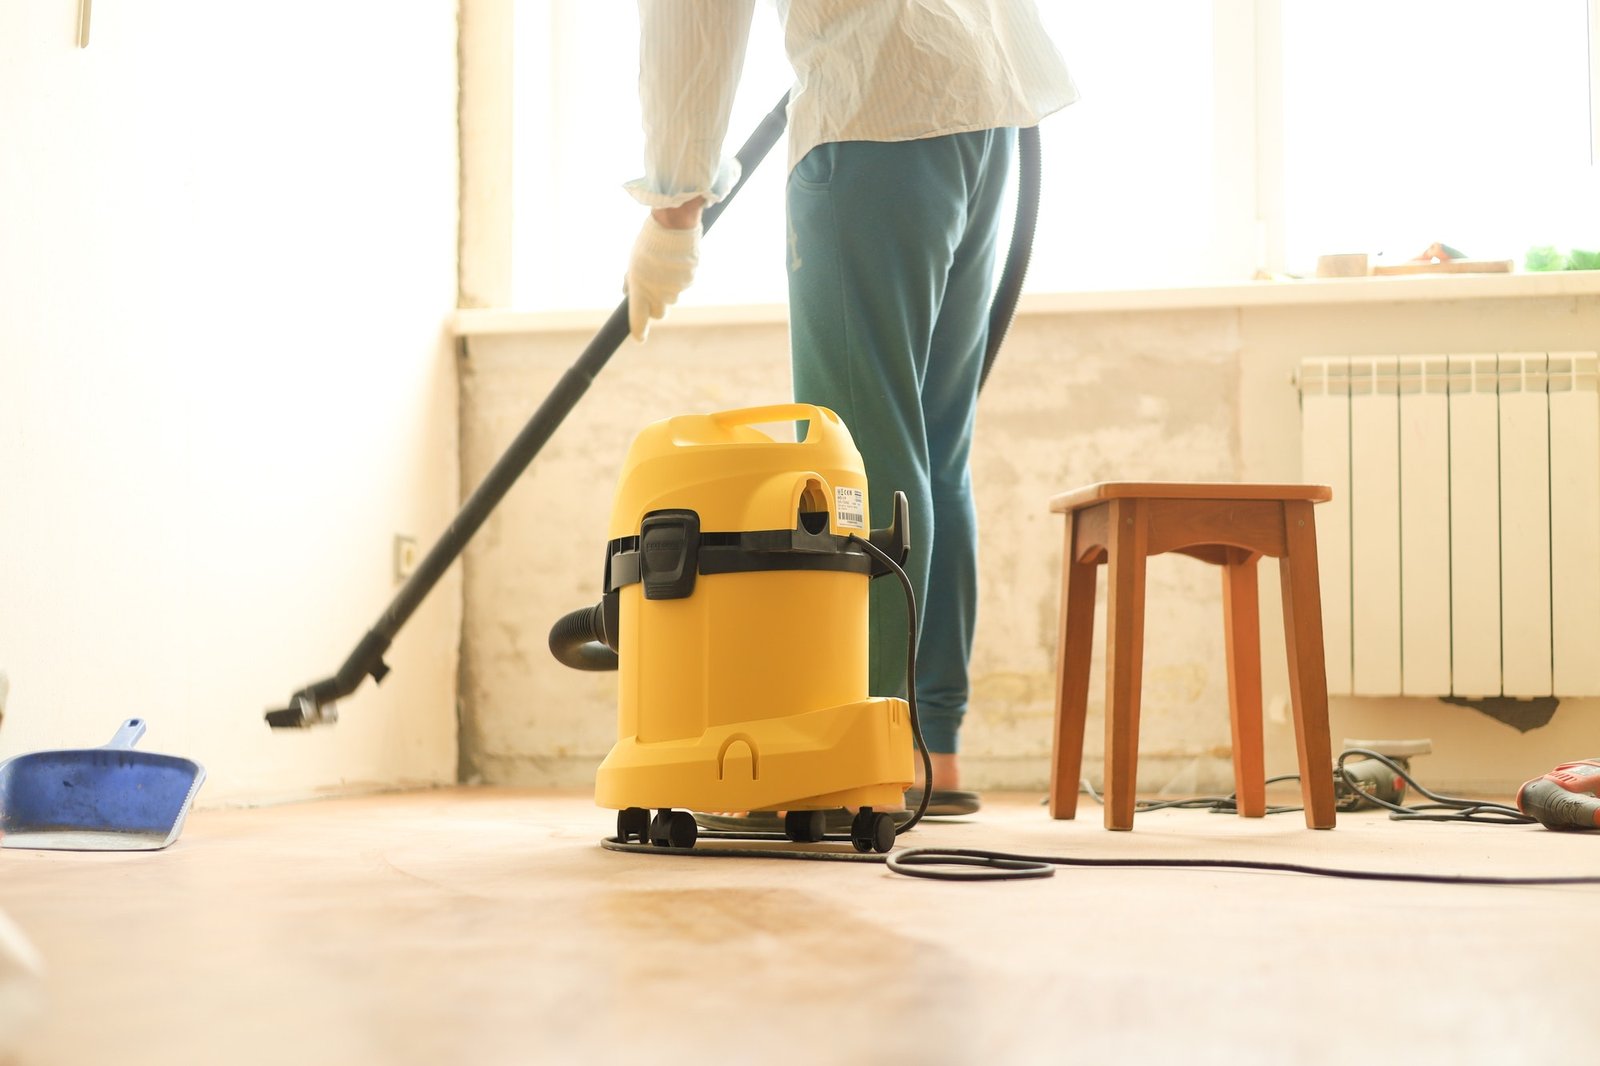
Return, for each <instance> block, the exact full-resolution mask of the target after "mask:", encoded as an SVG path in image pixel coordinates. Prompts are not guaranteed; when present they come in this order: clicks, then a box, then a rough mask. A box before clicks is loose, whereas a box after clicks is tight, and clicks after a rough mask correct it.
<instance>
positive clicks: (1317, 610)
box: [1278, 500, 1336, 829]
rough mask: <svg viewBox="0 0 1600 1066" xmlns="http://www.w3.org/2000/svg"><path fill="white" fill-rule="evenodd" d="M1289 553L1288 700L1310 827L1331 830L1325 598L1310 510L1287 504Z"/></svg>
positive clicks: (1285, 574)
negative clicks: (1291, 707)
mask: <svg viewBox="0 0 1600 1066" xmlns="http://www.w3.org/2000/svg"><path fill="white" fill-rule="evenodd" d="M1283 524H1284V532H1285V538H1284V540H1285V551H1284V553H1283V558H1282V559H1280V560H1279V561H1278V570H1279V573H1280V575H1281V579H1282V583H1283V635H1284V644H1285V645H1286V646H1287V648H1288V652H1289V699H1290V701H1291V702H1292V703H1293V704H1294V735H1295V746H1296V749H1297V751H1298V753H1299V756H1300V794H1301V797H1302V799H1303V801H1304V803H1305V812H1306V826H1307V827H1308V828H1311V829H1332V828H1333V825H1334V819H1335V817H1336V814H1335V809H1334V795H1333V744H1332V741H1331V740H1330V739H1329V736H1328V668H1327V662H1326V660H1325V658H1324V650H1323V644H1322V593H1321V591H1320V590H1319V588H1318V584H1317V583H1318V580H1319V579H1318V576H1317V532H1316V525H1315V520H1314V518H1313V516H1312V513H1311V504H1310V503H1309V502H1303V501H1298V500H1296V501H1292V502H1289V503H1286V504H1284V509H1283Z"/></svg>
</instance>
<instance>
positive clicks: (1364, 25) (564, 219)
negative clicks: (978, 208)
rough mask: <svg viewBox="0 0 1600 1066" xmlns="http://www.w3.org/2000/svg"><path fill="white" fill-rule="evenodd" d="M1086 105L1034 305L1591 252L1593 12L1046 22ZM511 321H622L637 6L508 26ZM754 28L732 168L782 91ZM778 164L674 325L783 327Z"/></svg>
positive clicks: (527, 7) (546, 9) (1045, 205)
mask: <svg viewBox="0 0 1600 1066" xmlns="http://www.w3.org/2000/svg"><path fill="white" fill-rule="evenodd" d="M1039 6H1040V10H1041V13H1042V14H1043V15H1044V18H1045V21H1046V25H1047V26H1048V27H1049V29H1050V32H1051V35H1052V37H1053V38H1054V39H1055V41H1056V43H1057V45H1058V46H1059V47H1060V48H1061V50H1062V52H1063V54H1064V55H1065V56H1066V58H1067V62H1068V65H1069V66H1070V67H1071V69H1072V71H1073V75H1074V78H1075V79H1076V80H1077V82H1078V86H1079V89H1080V90H1081V92H1082V94H1083V98H1082V99H1081V100H1080V101H1079V102H1078V103H1076V104H1074V105H1073V106H1072V107H1070V108H1068V109H1067V110H1066V111H1065V112H1063V113H1061V114H1060V115H1057V116H1054V117H1052V118H1051V119H1049V120H1048V121H1047V122H1046V123H1045V125H1044V127H1043V131H1042V134H1043V136H1042V142H1043V147H1044V188H1043V193H1042V203H1041V209H1040V221H1039V232H1038V237H1037V241H1036V245H1035V250H1034V256H1033V261H1032V266H1031V268H1030V271H1029V277H1028V288H1029V289H1030V290H1031V291H1035V292H1038V291H1051V290H1055V291H1062V290H1077V289H1095V288H1140V287H1155V286H1174V285H1187V284H1219V283H1228V282H1234V281H1243V280H1246V279H1248V278H1250V277H1252V276H1253V275H1255V274H1256V273H1257V272H1258V271H1259V270H1263V269H1266V270H1272V271H1284V270H1287V271H1290V272H1294V273H1309V272H1311V271H1312V270H1313V269H1314V267H1315V262H1316V259H1317V257H1318V256H1319V255H1323V254H1329V253H1335V252H1350V251H1361V252H1367V253H1368V254H1369V255H1379V254H1382V255H1384V256H1386V257H1388V258H1393V259H1402V260H1403V259H1407V258H1410V257H1411V256H1412V255H1414V254H1416V253H1418V252H1420V251H1421V250H1422V249H1423V248H1426V247H1427V246H1428V245H1429V244H1431V243H1433V242H1434V241H1442V242H1445V243H1448V244H1450V245H1452V246H1453V247H1456V248H1458V249H1460V250H1462V251H1463V252H1465V253H1467V254H1469V255H1471V256H1473V257H1474V258H1506V259H1513V260H1515V261H1517V262H1518V263H1519V265H1520V263H1521V260H1522V258H1523V256H1524V254H1525V253H1526V251H1527V250H1528V248H1529V247H1531V246H1534V245H1541V244H1551V245H1556V246H1559V247H1571V246H1576V247H1581V248H1600V181H1597V175H1600V169H1597V166H1596V158H1595V157H1596V141H1597V140H1600V135H1597V133H1596V129H1597V126H1600V119H1597V117H1596V113H1595V112H1596V104H1595V99H1596V95H1597V86H1596V82H1595V80H1594V79H1593V77H1592V76H1591V75H1592V71H1593V68H1594V65H1595V63H1596V59H1595V53H1596V51H1597V50H1600V49H1597V47H1596V45H1595V44H1594V42H1595V40H1596V38H1597V37H1600V29H1597V26H1596V22H1597V21H1600V15H1597V9H1600V0H1530V2H1528V3H1525V4H1517V5H1511V4H1507V3H1505V2H1504V0H1339V2H1337V3H1334V2H1330V0H1213V2H1212V3H1209V4H1207V3H1202V2H1199V0H1138V2H1135V3H1125V4H1124V3H1108V2H1098V3H1091V2H1076V3H1057V2H1055V0H1041V2H1040V4H1039ZM516 18H517V24H516V26H517V29H516V49H517V68H516V69H517V75H516V79H517V80H516V89H515V93H516V96H515V108H516V144H515V152H514V164H513V165H514V167H515V175H514V177H513V182H514V187H515V207H514V214H515V219H516V221H515V223H514V230H515V237H514V245H515V247H514V252H513V254H514V257H515V263H514V268H513V276H514V280H513V298H514V303H515V304H516V305H517V306H519V307H524V308H535V309H551V308H598V307H610V306H614V303H615V301H616V300H617V299H620V296H621V277H622V272H623V270H624V268H625V265H626V260H627V254H628V250H629V248H630V246H631V244H632V241H633V237H634V234H635V233H636V232H637V230H638V227H639V223H640V220H641V218H642V209H640V208H638V207H637V205H635V204H634V203H633V201H632V200H631V199H630V198H629V197H628V196H627V194H626V193H624V192H623V191H622V189H621V184H622V182H624V181H626V180H627V179H629V178H631V177H634V176H636V175H637V174H638V173H639V171H640V158H641V145H642V142H643V137H642V134H641V132H640V129H639V112H638V102H637V39H638V22H637V14H636V11H635V7H634V5H633V4H623V3H606V4H596V3H592V2H590V3H583V2H581V0H523V2H520V3H519V4H518V5H517V7H516ZM782 57H783V48H782V41H781V37H780V34H779V31H778V25H777V18H776V15H775V13H774V12H773V10H772V7H771V4H770V3H763V4H760V5H758V6H757V10H756V14H755V19H754V25H753V29H752V35H751V41H750V48H749V52H748V55H747V59H746V67H745V72H744V78H743V81H742V83H741V85H740V90H739V99H738V103H737V105H736V107H735V112H734V115H733V118H732V121H731V122H730V124H729V133H728V144H727V146H726V150H727V151H728V152H729V153H731V152H733V151H734V150H735V149H737V147H738V146H739V144H740V143H741V142H742V141H743V139H744V137H745V136H746V135H747V134H748V133H749V131H750V130H752V129H753V128H754V127H755V125H756V123H757V122H758V121H759V120H760V118H761V116H762V115H764V114H765V113H766V111H767V110H768V109H769V108H770V107H771V106H772V104H773V103H774V102H776V101H777V99H778V98H779V97H780V96H781V95H782V93H783V92H784V90H785V89H786V88H787V87H788V80H789V75H788V68H787V64H786V63H785V62H784V61H783V58H782ZM784 167H785V157H784V150H783V147H782V145H781V144H780V145H779V146H778V147H777V148H775V149H774V150H773V152H772V154H771V155H770V156H769V157H768V158H767V160H766V161H765V162H764V163H763V164H762V166H761V167H760V168H759V169H758V171H757V172H756V175H755V176H754V177H753V178H752V179H751V181H750V183H749V185H748V186H746V188H745V189H744V190H742V191H741V192H740V195H739V201H738V203H736V204H735V205H733V207H732V208H730V210H729V211H728V213H727V215H726V216H725V217H724V219H723V221H722V222H721V223H720V224H719V225H718V227H717V230H716V232H714V233H713V234H711V235H710V236H709V237H708V238H707V241H706V245H705V250H704V252H703V254H702V260H701V269H700V274H699V277H698V278H697V280H696V284H695V286H694V287H693V288H692V289H690V290H689V292H688V293H686V294H685V296H684V301H683V302H684V303H685V304H691V305H692V304H729V303H781V302H782V301H783V300H784V299H785V293H786V285H785V279H784V272H783V247H784V238H783V227H784V221H783V179H784Z"/></svg>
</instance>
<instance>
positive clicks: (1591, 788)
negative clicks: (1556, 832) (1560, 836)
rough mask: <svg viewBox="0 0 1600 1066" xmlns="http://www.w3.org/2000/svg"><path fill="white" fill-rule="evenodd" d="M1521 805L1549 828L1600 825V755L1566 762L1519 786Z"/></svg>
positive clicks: (1521, 809)
mask: <svg viewBox="0 0 1600 1066" xmlns="http://www.w3.org/2000/svg"><path fill="white" fill-rule="evenodd" d="M1517 809H1518V810H1520V811H1521V812H1522V813H1523V814H1526V815H1529V816H1531V817H1533V818H1537V819H1539V823H1540V824H1541V825H1543V826H1544V827H1545V828H1546V829H1600V759H1581V760H1579V761H1577V762H1564V763H1562V764H1561V765H1560V766H1558V767H1556V768H1555V769H1554V770H1551V771H1550V772H1549V773H1547V774H1545V775H1544V776H1543V777H1536V778H1534V779H1533V780H1532V781H1529V782H1528V783H1527V784H1525V785H1523V786H1522V787H1521V788H1520V789H1518V790H1517Z"/></svg>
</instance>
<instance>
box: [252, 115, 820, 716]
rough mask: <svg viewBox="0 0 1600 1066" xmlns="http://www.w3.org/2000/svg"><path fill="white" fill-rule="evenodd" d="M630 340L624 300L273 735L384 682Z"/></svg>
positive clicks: (779, 131)
mask: <svg viewBox="0 0 1600 1066" xmlns="http://www.w3.org/2000/svg"><path fill="white" fill-rule="evenodd" d="M788 105H789V94H788V93H784V95H783V98H782V99H781V100H779V101H778V103H777V105H776V106H774V107H773V109H772V110H771V111H769V112H768V113H767V115H766V117H765V118H763V119H762V120H761V122H760V124H759V125H757V126H756V128H755V131H754V132H753V133H751V134H750V136H749V138H748V139H746V141H745V142H744V145H743V146H742V147H741V148H740V149H739V151H738V152H737V153H736V158H737V159H738V161H739V180H738V181H737V182H735V183H734V185H733V188H731V189H729V190H728V195H727V196H725V197H723V198H722V199H721V200H720V201H718V202H717V203H715V204H712V205H711V206H710V207H708V208H707V209H706V210H705V213H704V214H703V215H702V216H701V226H702V227H703V228H704V229H705V230H707V231H709V230H710V229H711V227H712V226H713V225H715V224H716V221H717V219H718V218H720V217H722V212H723V211H725V210H727V207H728V205H729V204H730V203H732V202H733V198H734V197H735V196H736V195H737V194H738V192H739V190H740V189H741V188H743V187H744V183H745V182H746V181H747V180H748V179H749V177H750V175H751V174H752V173H754V172H755V169H756V167H757V166H758V165H760V163H761V160H762V159H764V158H765V157H766V155H767V153H768V152H769V151H771V150H772V146H773V145H774V144H776V143H777V142H778V138H780V137H781V136H783V130H784V126H785V125H786V124H787V121H788ZM627 337H628V301H627V299H626V298H624V299H623V300H622V302H621V303H619V304H618V305H617V308H616V310H614V311H612V312H611V316H610V317H609V318H607V319H606V321H605V324H604V325H602V326H601V327H600V331H599V332H598V333H596V334H595V335H594V338H593V339H592V340H591V341H590V342H589V344H588V346H587V347H585V348H584V350H583V354H582V355H580V356H579V357H578V360H577V362H575V363H573V364H572V366H571V367H569V368H568V369H567V372H566V373H565V374H563V375H562V377H561V380H560V381H558V382H557V383H556V387H555V388H554V389H552V390H551V391H550V395H548V396H546V397H545V399H544V402H543V403H541V404H540V405H539V409H538V410H537V411H535V412H534V413H533V417H532V418H530V419H529V420H528V423H527V425H525V426H523V428H522V431H521V432H520V433H518V434H517V436H516V439H515V440H513V441H512V442H511V446H510V447H509V448H507V449H506V452H505V454H504V455H502V456H501V457H500V459H499V460H498V461H497V462H496V463H495V464H494V466H493V467H492V468H491V469H490V470H489V473H488V474H486V475H485V476H484V479H483V481H482V482H481V483H480V484H479V485H478V487H477V489H475V490H474V491H473V493H472V495H471V496H470V497H468V498H467V502H466V503H464V504H463V505H462V506H461V510H460V512H458V513H457V514H456V517H455V519H454V520H453V521H452V522H451V523H450V525H449V527H448V528H447V529H446V530H445V531H444V535H443V536H441V537H440V538H439V540H438V542H437V543H435V544H434V546H433V547H432V548H431V549H430V550H429V551H428V554H427V555H425V556H424V557H423V559H422V561H421V562H420V563H419V564H418V565H417V569H416V572H415V573H413V574H412V575H411V578H410V580H408V581H407V582H406V583H405V585H403V586H402V587H401V589H400V591H399V592H398V593H396V594H395V597H394V599H393V600H392V601H391V602H390V603H389V606H388V607H387V608H385V609H384V612H383V614H382V616H381V617H379V619H378V622H377V624H376V625H374V626H373V627H372V628H371V629H370V630H368V632H367V635H366V636H364V637H362V638H361V641H360V643H358V644H357V645H356V647H355V650H354V651H352V652H351V653H350V655H349V657H348V658H346V659H345V661H344V663H343V665H341V666H340V667H339V670H338V672H337V673H336V674H334V675H333V676H332V677H328V678H324V679H322V680H321V681H317V682H314V683H312V684H310V685H307V686H306V687H305V688H303V689H301V690H300V691H298V692H296V693H295V694H294V695H293V696H291V697H290V698H289V706H287V707H284V708H282V709H279V710H273V711H268V712H267V714H266V719H267V724H268V725H270V726H272V727H273V728H274V729H297V728H305V727H306V726H311V725H315V724H318V723H321V722H335V721H338V712H337V710H336V709H335V707H334V703H335V701H337V700H339V699H342V698H343V697H345V696H348V695H350V694H351V693H352V692H354V691H355V690H356V689H357V688H359V687H360V685H361V682H362V681H363V680H364V679H365V678H367V677H368V676H369V675H370V676H371V677H372V679H373V680H374V681H382V680H383V677H384V675H385V674H387V673H388V672H389V667H388V664H387V663H385V662H384V661H383V654H384V652H386V651H387V650H388V649H389V642H390V641H391V640H393V639H394V636H395V634H396V633H398V632H399V631H400V627H401V626H403V625H405V623H406V620H407V619H409V618H410V617H411V614H412V612H413V611H415V610H416V609H417V606H418V605H419V604H420V603H421V602H422V600H423V598H424V597H425V596H427V594H428V593H429V592H430V591H432V589H433V586H434V585H436V584H438V582H439V579H440V578H441V577H443V576H444V573H445V571H446V570H448V569H449V568H450V564H451V563H453V562H455V561H456V558H457V557H458V556H459V555H460V554H461V552H462V551H463V550H464V549H465V548H466V546H467V541H469V540H470V539H471V538H472V535H473V534H474V533H476V532H477V531H478V528H479V527H480V526H482V525H483V523H484V521H485V520H486V519H487V518H488V517H489V513H490V512H491V511H493V510H494V509H495V507H496V506H497V505H498V504H499V503H500V501H501V499H503V498H504V497H505V494H506V493H507V492H509V491H510V490H511V486H512V485H514V484H516V481H517V479H518V478H519V477H521V476H522V473H523V471H525V470H526V469H527V468H528V465H529V464H530V463H532V462H533V459H534V457H535V456H536V455H538V454H539V451H540V450H541V449H542V448H543V447H544V445H545V442H547V441H548V440H549V439H550V437H551V435H552V434H554V433H555V431H556V429H557V428H558V427H559V426H560V425H561V423H562V422H563V421H564V420H565V419H566V417H567V415H568V414H570V413H571V412H572V409H573V408H574V407H576V406H577V404H578V401H579V400H580V399H582V398H583V395H584V393H586V392H588V391H589V386H590V385H591V384H593V383H594V379H595V375H596V374H598V373H599V372H600V370H601V369H602V368H603V367H604V366H605V365H606V363H607V362H608V361H609V360H610V359H611V357H612V356H613V355H615V354H616V351H617V349H618V348H619V347H620V346H621V345H622V342H623V341H624V340H625V339H627Z"/></svg>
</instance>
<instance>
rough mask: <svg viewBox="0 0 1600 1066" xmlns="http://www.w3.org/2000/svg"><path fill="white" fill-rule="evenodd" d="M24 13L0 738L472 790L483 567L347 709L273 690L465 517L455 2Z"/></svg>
mask: <svg viewBox="0 0 1600 1066" xmlns="http://www.w3.org/2000/svg"><path fill="white" fill-rule="evenodd" d="M76 10H77V4H76V3H70V2H66V0H51V2H47V3H25V4H7V5H5V6H4V7H3V8H0V100H4V101H5V104H4V106H3V107H0V145H4V149H3V150H0V670H3V671H5V672H7V673H8V674H9V676H10V681H11V692H10V701H9V706H8V707H7V708H6V715H5V721H4V728H3V730H0V757H5V756H9V755H13V754H16V753H19V752H25V751H31V750H37V749H41V748H49V747H82V746H93V745H98V744H101V743H104V742H105V741H106V740H107V739H109V738H110V736H111V735H112V733H113V732H114V731H115V730H116V728H117V726H118V724H119V723H120V722H121V721H122V720H123V719H124V718H127V717H132V716H140V717H144V718H146V719H147V720H148V722H149V732H148V734H147V735H146V737H145V740H144V742H143V746H144V747H146V748H148V749H150V750H155V751H166V752H171V753H174V754H179V755H183V756H187V757H191V758H194V759H197V760H199V761H200V762H202V763H203V764H205V765H206V767H207V769H208V771H209V781H208V784H207V786H206V789H205V791H204V792H203V793H202V796H201V801H202V802H203V803H220V802H231V801H241V802H245V801H257V800H266V799H274V798H282V797H290V796H300V795H307V794H315V793H321V792H328V791H344V790H354V789H362V788H373V787H388V786H393V785H397V784H402V783H427V782H438V781H448V780H451V779H453V776H454V771H455V765H456V757H455V734H456V727H455V714H454V696H455V665H456V647H457V634H458V619H459V586H458V584H457V582H456V580H455V578H453V577H452V578H451V579H450V580H449V581H448V582H447V583H446V584H445V586H444V587H442V588H440V589H439V590H438V591H437V592H436V593H435V595H434V596H433V597H432V599H431V600H430V601H429V602H428V603H426V604H425V605H424V606H423V608H422V610H421V611H420V612H419V613H418V615H417V616H416V618H415V619H414V620H413V621H412V624H411V626H410V627H409V628H408V630H407V631H406V632H405V633H403V634H402V635H401V639H400V640H399V642H398V643H397V645H396V647H395V648H394V649H393V650H392V652H391V654H390V662H391V664H392V665H393V666H394V668H395V673H394V675H393V676H392V677H391V678H390V679H389V681H388V682H387V683H386V684H385V685H384V687H383V688H382V689H374V688H373V687H372V686H371V685H370V684H369V685H368V686H367V689H366V690H365V691H364V692H363V693H362V694H361V695H359V696H357V697H356V698H354V699H352V700H350V701H349V703H348V704H347V705H346V706H345V707H343V708H342V710H343V712H344V716H345V717H344V721H343V722H342V723H341V724H340V725H339V726H337V727H336V728H332V729H324V730H321V731H316V732H306V733H295V734H291V735H282V734H274V733H271V732H270V731H269V730H268V729H267V727H266V725H265V724H264V723H263V721H262V712H263V710H265V709H266V708H267V707H268V706H269V705H282V703H283V701H284V700H285V699H286V698H287V697H288V695H289V694H290V692H291V691H292V690H294V689H296V688H298V687H300V686H301V685H303V684H304V683H306V682H308V681H310V680H313V679H315V678H318V677H321V676H324V675H326V674H329V673H331V672H332V671H333V670H334V668H336V667H337V666H338V664H339V663H340V662H341V661H342V660H343V658H344V656H345V655H346V653H347V652H348V651H349V650H350V648H351V646H352V645H353V644H354V643H355V641H356V640H357V638H358V637H360V636H361V634H362V633H363V632H365V630H366V628H367V626H368V625H370V624H371V622H372V620H373V619H374V618H376V617H377V614H378V612H379V610H380V609H381V608H382V607H383V605H384V603H385V602H387V600H388V598H389V596H390V595H391V594H392V593H393V591H394V587H395V582H394V577H393V573H392V561H391V551H392V539H393V537H394V535H395V534H396V533H397V532H404V533H410V534H413V535H416V536H418V537H419V538H421V539H422V540H423V541H424V542H426V541H427V540H429V539H431V537H432V535H433V534H435V533H437V531H438V530H439V529H440V528H442V526H443V525H444V523H445V522H446V521H447V520H448V518H449V516H450V515H451V514H452V513H453V511H454V506H455V501H456V493H457V485H458V467H457V451H456V441H457V428H456V393H455V380H454V373H455V366H454V360H453V358H452V354H451V353H452V346H451V343H450V339H449V337H448V335H447V332H446V325H447V320H448V317H449V315H450V314H451V312H452V310H453V308H454V306H455V302H456V300H455V297H456V272H455V254H456V211H457V202H456V190H457V153H456V10H455V4H454V3H443V2H429V3H426V4H417V5H406V6H405V7H404V8H403V9H402V8H400V7H395V6H394V5H385V4H378V3H375V2H373V3H354V4H339V5H326V4H315V3H310V2H304V0H296V2H290V3H285V4H274V5H256V6H240V5H221V6H218V5H215V4H207V3H201V2H198V0H164V2H161V3H152V4H120V5H119V4H96V5H94V7H93V22H92V26H91V32H90V39H89V46H88V47H87V48H83V49H80V48H77V47H75V42H74V20H75V15H76Z"/></svg>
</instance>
